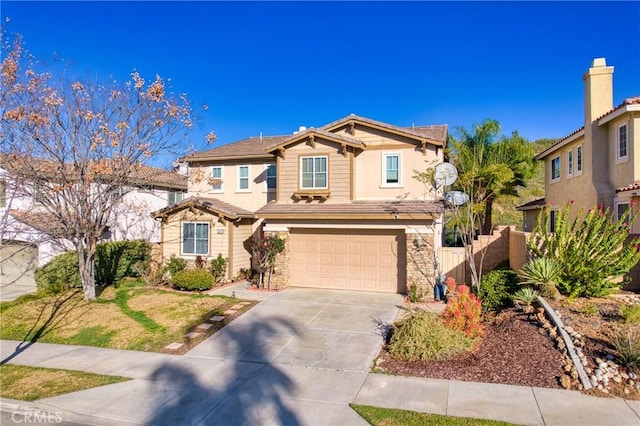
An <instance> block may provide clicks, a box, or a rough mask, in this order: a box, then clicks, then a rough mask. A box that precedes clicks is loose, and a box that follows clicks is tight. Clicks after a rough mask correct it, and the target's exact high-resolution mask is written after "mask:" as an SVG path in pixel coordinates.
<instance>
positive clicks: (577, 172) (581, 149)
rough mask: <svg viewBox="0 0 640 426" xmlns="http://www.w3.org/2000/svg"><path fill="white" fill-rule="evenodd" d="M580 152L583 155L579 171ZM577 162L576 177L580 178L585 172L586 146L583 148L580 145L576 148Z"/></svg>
mask: <svg viewBox="0 0 640 426" xmlns="http://www.w3.org/2000/svg"><path fill="white" fill-rule="evenodd" d="M578 150H580V153H581V155H580V168H579V169H578ZM575 160H576V161H575V163H576V165H575V168H576V171H575V173H574V174H575V175H576V176H580V175H581V174H582V172H583V171H584V146H583V144H580V145H578V146H576V159H575Z"/></svg>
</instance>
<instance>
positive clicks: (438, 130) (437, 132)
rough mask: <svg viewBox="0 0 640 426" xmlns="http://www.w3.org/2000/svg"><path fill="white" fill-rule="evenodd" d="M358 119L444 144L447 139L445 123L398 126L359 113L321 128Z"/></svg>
mask: <svg viewBox="0 0 640 426" xmlns="http://www.w3.org/2000/svg"><path fill="white" fill-rule="evenodd" d="M352 120H353V121H359V122H361V123H364V124H369V125H372V126H375V127H379V128H383V129H387V130H392V131H395V132H400V133H404V134H406V135H408V136H414V137H418V138H419V139H424V138H427V139H430V140H433V141H437V142H440V143H442V144H444V142H445V141H446V139H447V126H446V125H434V126H416V127H399V126H394V125H393V124H389V123H384V122H382V121H377V120H373V119H371V118H366V117H361V116H359V115H355V114H351V115H348V116H346V117H343V118H340V119H339V120H336V121H334V122H332V123H329V124H327V125H325V126H322V129H323V130H331V129H334V128H336V127H340V126H341V125H342V124H344V123H348V122H350V121H352Z"/></svg>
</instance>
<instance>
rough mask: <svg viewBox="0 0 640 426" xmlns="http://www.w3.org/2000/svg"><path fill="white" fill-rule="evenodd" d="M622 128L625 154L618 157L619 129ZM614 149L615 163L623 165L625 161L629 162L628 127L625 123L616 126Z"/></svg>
mask: <svg viewBox="0 0 640 426" xmlns="http://www.w3.org/2000/svg"><path fill="white" fill-rule="evenodd" d="M623 127H624V129H625V130H624V137H625V141H624V143H625V145H626V146H625V151H626V152H625V154H624V155H620V129H622V128H623ZM615 141H616V143H615V149H616V163H624V162H625V161H629V126H628V123H627V122H624V123H622V124H619V125H618V126H616V134H615Z"/></svg>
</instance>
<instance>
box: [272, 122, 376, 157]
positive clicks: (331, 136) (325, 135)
mask: <svg viewBox="0 0 640 426" xmlns="http://www.w3.org/2000/svg"><path fill="white" fill-rule="evenodd" d="M315 136H320V137H321V138H322V139H326V140H328V141H331V142H336V143H338V144H340V145H347V146H351V147H354V148H364V147H365V146H366V145H365V144H364V143H363V142H362V141H361V140H358V139H355V138H350V137H348V136H343V135H337V134H335V133H331V132H327V131H326V130H323V129H316V128H314V127H311V128H309V129H307V130H304V131H302V132H299V133H296V134H295V135H293V136H290V137H288V138H287V139H285V140H283V141H281V142H280V143H278V144H276V145H273V146H270V147H269V148H267V152H274V151H277V150H279V149H283V148H286V147H287V146H289V145H293V144H295V143H298V142H301V141H303V140H305V139H307V138H314V137H315Z"/></svg>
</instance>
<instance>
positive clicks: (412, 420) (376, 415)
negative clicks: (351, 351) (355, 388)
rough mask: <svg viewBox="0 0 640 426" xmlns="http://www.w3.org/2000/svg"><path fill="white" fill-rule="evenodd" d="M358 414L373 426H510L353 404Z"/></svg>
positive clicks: (493, 421)
mask: <svg viewBox="0 0 640 426" xmlns="http://www.w3.org/2000/svg"><path fill="white" fill-rule="evenodd" d="M351 408H353V409H354V410H355V411H356V413H358V414H359V415H360V416H361V417H362V418H363V419H365V420H366V421H367V422H369V424H371V425H373V426H510V425H512V423H506V422H499V421H495V420H482V419H470V418H467V417H451V416H442V415H439V414H425V413H416V412H415V411H406V410H396V409H392V408H380V407H371V406H368V405H356V404H351Z"/></svg>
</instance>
